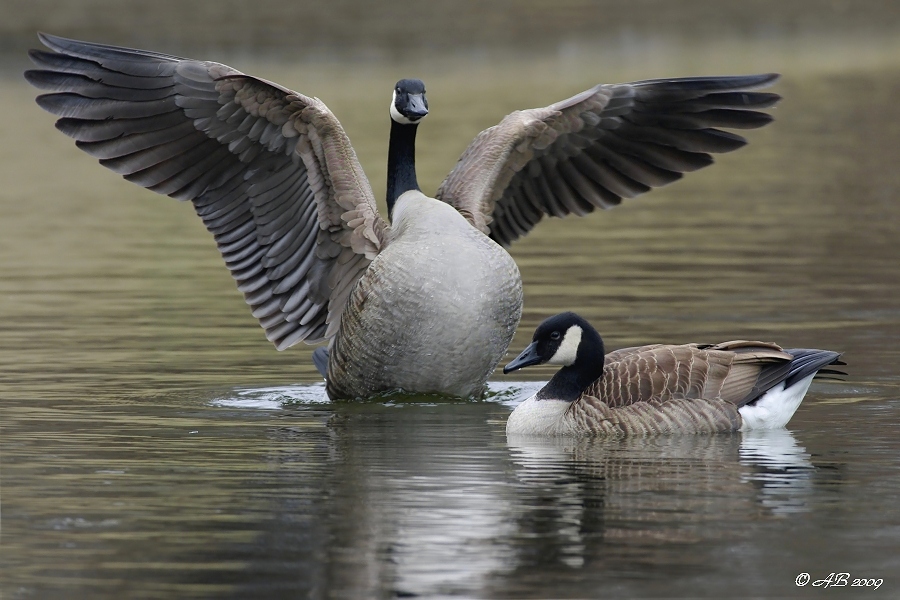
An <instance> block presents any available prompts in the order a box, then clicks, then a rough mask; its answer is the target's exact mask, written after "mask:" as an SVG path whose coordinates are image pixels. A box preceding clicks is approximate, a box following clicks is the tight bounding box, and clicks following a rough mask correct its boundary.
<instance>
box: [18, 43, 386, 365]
mask: <svg viewBox="0 0 900 600" xmlns="http://www.w3.org/2000/svg"><path fill="white" fill-rule="evenodd" d="M40 39H41V41H42V42H43V43H44V44H45V45H46V46H48V47H49V48H51V49H52V50H55V52H46V51H42V50H32V51H31V53H30V54H31V58H32V60H33V61H34V63H35V64H36V65H37V66H38V67H39V69H37V70H31V71H27V72H26V73H25V76H26V78H27V79H28V81H29V82H31V83H32V84H33V85H34V86H36V87H38V88H41V89H43V90H50V91H51V93H49V94H45V95H42V96H38V98H37V102H38V104H39V105H40V106H41V107H42V108H44V109H45V110H47V111H49V112H51V113H53V114H55V115H58V116H60V117H61V118H60V119H59V120H58V121H57V122H56V126H57V128H58V129H59V130H60V131H62V132H63V133H65V134H66V135H68V136H70V137H73V138H75V140H76V145H77V146H78V147H79V148H81V149H82V150H84V151H85V152H87V153H88V154H91V155H92V156H95V157H97V158H99V159H100V164H102V165H103V166H105V167H107V168H109V169H112V170H113V171H115V172H117V173H120V174H121V175H123V176H124V177H125V179H127V180H129V181H133V182H134V183H137V184H138V185H140V186H142V187H145V188H147V189H150V190H153V191H155V192H158V193H161V194H167V195H169V196H172V197H173V198H178V199H180V200H190V201H191V202H192V203H193V205H194V208H195V210H196V212H197V214H198V215H199V216H200V218H201V219H203V222H204V224H205V225H206V228H207V229H208V230H209V231H210V232H211V233H212V234H213V236H214V237H215V240H216V243H217V244H218V247H219V250H220V252H221V253H222V256H223V257H224V259H225V264H226V265H227V266H228V268H229V270H230V271H231V274H232V276H233V277H234V279H235V280H237V284H238V289H239V290H240V291H241V292H243V293H244V298H245V300H246V301H247V304H249V305H250V308H251V309H252V312H253V316H255V317H257V318H258V319H259V322H260V324H261V325H262V327H263V328H264V329H265V330H266V337H267V338H268V339H269V340H270V341H272V342H273V343H274V344H275V346H276V347H277V348H278V349H279V350H283V349H285V348H287V347H289V346H292V345H293V344H295V343H297V342H299V341H301V340H305V341H307V342H310V343H311V342H318V341H322V340H324V339H328V338H330V337H332V336H333V335H334V334H335V333H336V332H337V329H338V326H339V323H340V316H341V312H342V310H343V307H344V306H345V304H346V301H347V297H348V296H349V294H350V291H351V289H352V288H353V285H354V284H355V283H356V281H357V280H358V279H359V277H360V275H361V274H362V272H363V271H365V269H366V267H367V266H368V265H369V263H370V262H371V260H372V259H373V258H374V257H375V256H376V255H377V254H378V252H379V251H380V250H381V249H382V247H383V246H384V244H385V243H386V240H387V239H388V236H387V228H388V225H387V224H386V223H385V222H384V220H383V219H382V218H381V216H380V215H379V214H378V211H377V208H376V204H375V198H374V195H373V194H372V189H371V186H370V185H369V182H368V180H367V179H366V177H365V175H364V173H363V171H362V167H361V166H360V165H359V161H358V160H357V158H356V154H355V152H354V151H353V148H352V147H351V145H350V142H349V140H348V139H347V136H346V134H345V133H344V130H343V129H342V128H341V125H340V123H339V122H338V121H337V119H336V118H335V117H334V115H333V114H332V113H331V111H329V110H328V108H327V107H326V106H325V105H324V104H323V103H322V102H321V101H319V100H318V99H316V98H308V97H306V96H303V95H302V94H298V93H296V92H293V91H291V90H289V89H287V88H283V87H281V86H279V85H277V84H274V83H271V82H268V81H265V80H262V79H257V78H254V77H251V76H248V75H244V74H243V73H241V72H239V71H236V70H235V69H232V68H231V67H228V66H226V65H222V64H218V63H214V62H206V61H196V60H190V59H185V58H179V57H177V56H170V55H166V54H159V53H156V52H148V51H143V50H133V49H130V48H120V47H116V46H107V45H100V44H91V43H86V42H79V41H75V40H68V39H64V38H60V37H56V36H51V35H46V34H40Z"/></svg>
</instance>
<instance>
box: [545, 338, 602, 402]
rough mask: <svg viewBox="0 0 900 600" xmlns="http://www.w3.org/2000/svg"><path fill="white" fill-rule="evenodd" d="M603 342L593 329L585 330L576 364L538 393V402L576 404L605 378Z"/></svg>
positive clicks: (564, 369) (558, 372)
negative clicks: (593, 384)
mask: <svg viewBox="0 0 900 600" xmlns="http://www.w3.org/2000/svg"><path fill="white" fill-rule="evenodd" d="M603 357H604V349H603V340H602V339H601V338H600V334H598V333H597V332H596V331H595V330H594V329H593V328H590V329H588V328H587V327H584V328H583V331H582V339H581V343H580V344H579V346H578V355H577V357H576V359H575V362H574V363H572V364H571V365H570V366H568V367H563V368H562V369H560V370H559V371H557V372H556V375H554V376H553V378H552V379H551V380H550V381H548V382H547V385H545V386H544V387H542V388H541V390H540V391H539V392H538V393H537V398H538V400H543V399H547V398H551V399H554V400H566V401H569V402H574V401H575V400H578V398H579V397H581V394H582V393H583V392H584V390H585V389H587V387H588V386H589V385H591V384H592V383H594V382H595V381H597V380H598V379H600V378H601V377H602V376H603V360H604V358H603Z"/></svg>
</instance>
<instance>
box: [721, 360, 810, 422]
mask: <svg viewBox="0 0 900 600" xmlns="http://www.w3.org/2000/svg"><path fill="white" fill-rule="evenodd" d="M813 377H815V373H813V374H812V375H810V376H809V377H807V378H806V379H803V380H801V381H798V382H797V383H795V384H794V385H792V386H791V387H789V388H788V389H784V382H782V383H779V384H778V385H776V386H775V387H773V388H772V389H770V390H769V391H768V392H766V393H765V394H763V395H762V398H760V399H759V400H757V401H756V402H754V403H753V405H752V406H751V405H747V406H742V407H741V408H740V409H739V410H738V412H739V413H741V418H742V419H743V425H741V431H750V430H752V429H778V428H779V427H784V426H785V425H787V424H788V421H790V420H791V417H793V416H794V413H795V412H797V408H798V407H799V406H800V403H801V402H802V401H803V397H804V396H806V392H807V390H809V386H810V384H811V383H812V380H813Z"/></svg>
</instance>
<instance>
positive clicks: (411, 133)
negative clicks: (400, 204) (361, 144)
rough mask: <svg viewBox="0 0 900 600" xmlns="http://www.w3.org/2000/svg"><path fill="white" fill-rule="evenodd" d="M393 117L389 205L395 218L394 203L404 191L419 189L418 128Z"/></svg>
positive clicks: (389, 213) (389, 168)
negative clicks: (417, 164) (417, 173)
mask: <svg viewBox="0 0 900 600" xmlns="http://www.w3.org/2000/svg"><path fill="white" fill-rule="evenodd" d="M417 128H418V125H416V124H415V123H413V124H411V125H404V124H402V123H398V122H397V121H395V120H393V119H391V141H390V144H389V145H388V172H387V207H388V217H391V218H393V214H394V203H395V202H396V201H397V198H399V197H400V195H401V194H403V193H404V192H408V191H409V190H417V189H419V183H418V182H417V181H416V129H417Z"/></svg>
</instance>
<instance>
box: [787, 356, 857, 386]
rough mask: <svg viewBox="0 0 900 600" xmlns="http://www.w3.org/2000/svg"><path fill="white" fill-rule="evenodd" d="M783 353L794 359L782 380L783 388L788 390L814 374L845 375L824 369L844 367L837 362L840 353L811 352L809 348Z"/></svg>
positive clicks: (840, 362) (839, 361) (841, 362)
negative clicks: (834, 366)
mask: <svg viewBox="0 0 900 600" xmlns="http://www.w3.org/2000/svg"><path fill="white" fill-rule="evenodd" d="M785 352H787V353H788V354H790V355H791V356H793V357H794V360H793V362H791V368H790V370H789V371H788V374H787V377H785V378H784V387H785V388H789V387H791V386H792V385H794V384H795V383H797V382H798V381H802V380H804V379H806V378H807V377H809V376H810V375H811V374H813V373H815V374H817V375H819V374H822V375H846V373H844V372H843V371H838V370H837V369H825V368H823V367H827V366H828V365H846V364H847V363H845V362H843V361H841V360H839V359H840V357H841V354H840V352H832V351H831V350H813V349H809V348H790V349H786V350H785Z"/></svg>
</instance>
